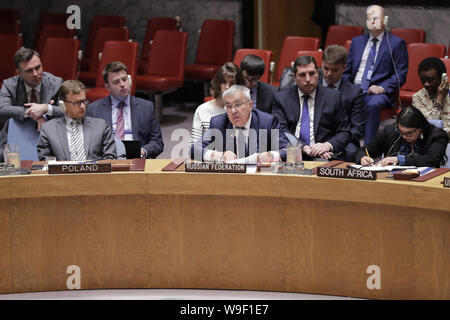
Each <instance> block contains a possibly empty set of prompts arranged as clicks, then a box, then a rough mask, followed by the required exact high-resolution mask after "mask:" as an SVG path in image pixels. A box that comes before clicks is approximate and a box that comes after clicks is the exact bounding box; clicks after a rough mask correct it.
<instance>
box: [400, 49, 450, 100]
mask: <svg viewBox="0 0 450 320" xmlns="http://www.w3.org/2000/svg"><path fill="white" fill-rule="evenodd" d="M444 54H445V46H444V45H443V44H434V43H412V44H410V45H408V56H409V66H408V74H407V76H406V82H405V84H404V85H403V87H401V88H400V99H401V103H402V106H404V107H405V106H409V105H411V103H412V96H413V95H414V93H416V92H417V91H419V90H420V89H422V82H421V81H420V78H419V75H418V74H417V70H418V67H419V64H420V62H422V60H423V59H425V58H428V57H438V58H443V57H444Z"/></svg>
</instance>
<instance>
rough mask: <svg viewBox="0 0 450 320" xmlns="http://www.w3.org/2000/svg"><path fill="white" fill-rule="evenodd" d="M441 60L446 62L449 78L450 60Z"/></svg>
mask: <svg viewBox="0 0 450 320" xmlns="http://www.w3.org/2000/svg"><path fill="white" fill-rule="evenodd" d="M441 60H442V61H443V62H444V64H445V69H446V71H447V76H449V75H448V74H449V73H450V59H448V58H447V59H445V58H441Z"/></svg>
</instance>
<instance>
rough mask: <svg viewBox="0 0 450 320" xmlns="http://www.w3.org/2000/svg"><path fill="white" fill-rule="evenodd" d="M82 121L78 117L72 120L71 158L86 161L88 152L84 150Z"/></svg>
mask: <svg viewBox="0 0 450 320" xmlns="http://www.w3.org/2000/svg"><path fill="white" fill-rule="evenodd" d="M80 124H81V121H80V120H78V119H76V120H72V121H71V122H70V129H71V143H70V147H69V149H70V160H73V161H84V160H86V152H85V151H84V144H83V140H82V139H81V132H80V128H79V125H80Z"/></svg>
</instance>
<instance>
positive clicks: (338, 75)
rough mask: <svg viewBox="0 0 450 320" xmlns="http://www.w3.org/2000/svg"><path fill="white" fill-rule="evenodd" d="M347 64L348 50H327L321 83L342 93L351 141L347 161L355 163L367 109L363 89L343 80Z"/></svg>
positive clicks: (328, 48)
mask: <svg viewBox="0 0 450 320" xmlns="http://www.w3.org/2000/svg"><path fill="white" fill-rule="evenodd" d="M346 63H347V50H346V49H345V48H344V47H342V46H338V45H331V46H328V47H327V48H325V50H324V52H323V60H322V76H319V83H321V84H322V85H323V86H324V87H328V88H331V89H334V90H338V91H339V92H340V93H341V98H342V106H343V107H344V109H345V111H346V113H347V115H348V123H349V129H350V141H349V143H348V144H347V145H346V146H345V159H346V160H347V161H350V162H354V161H355V155H356V152H357V151H358V149H359V147H360V141H359V140H360V139H361V138H362V137H363V135H364V122H365V118H366V108H365V105H364V95H363V92H362V89H361V88H360V87H358V86H356V85H354V84H353V83H351V82H350V81H348V80H344V79H342V74H343V73H344V71H345V68H346Z"/></svg>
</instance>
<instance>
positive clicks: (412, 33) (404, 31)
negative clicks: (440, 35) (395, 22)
mask: <svg viewBox="0 0 450 320" xmlns="http://www.w3.org/2000/svg"><path fill="white" fill-rule="evenodd" d="M389 33H391V34H393V35H395V36H397V37H400V38H402V39H403V40H405V41H406V44H407V45H408V44H411V43H425V36H426V32H425V30H423V29H411V28H392V29H391V30H390V31H389Z"/></svg>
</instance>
